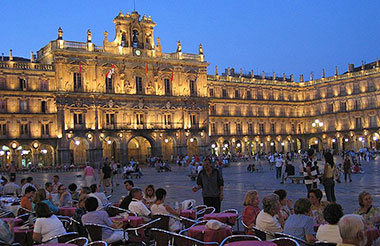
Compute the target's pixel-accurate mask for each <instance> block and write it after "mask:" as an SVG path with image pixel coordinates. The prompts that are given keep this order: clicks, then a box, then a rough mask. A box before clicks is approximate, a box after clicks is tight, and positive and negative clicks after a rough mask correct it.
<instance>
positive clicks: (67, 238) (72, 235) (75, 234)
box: [57, 232, 79, 243]
mask: <svg viewBox="0 0 380 246" xmlns="http://www.w3.org/2000/svg"><path fill="white" fill-rule="evenodd" d="M78 236H79V234H78V232H68V233H66V234H63V235H60V236H58V237H57V238H58V243H66V242H67V241H70V240H73V239H75V238H78Z"/></svg>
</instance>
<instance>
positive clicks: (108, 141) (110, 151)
mask: <svg viewBox="0 0 380 246" xmlns="http://www.w3.org/2000/svg"><path fill="white" fill-rule="evenodd" d="M102 147H103V158H104V159H105V158H108V160H114V161H116V162H119V161H120V160H119V149H120V142H119V140H118V139H117V138H116V137H110V136H108V137H106V138H105V139H104V140H103V141H102Z"/></svg>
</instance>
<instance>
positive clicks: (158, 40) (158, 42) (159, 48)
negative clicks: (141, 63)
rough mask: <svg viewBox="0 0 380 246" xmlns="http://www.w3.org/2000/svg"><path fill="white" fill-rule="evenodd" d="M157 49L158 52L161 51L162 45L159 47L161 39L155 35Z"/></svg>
mask: <svg viewBox="0 0 380 246" xmlns="http://www.w3.org/2000/svg"><path fill="white" fill-rule="evenodd" d="M157 50H158V51H159V52H161V50H162V47H161V39H160V38H159V37H157Z"/></svg>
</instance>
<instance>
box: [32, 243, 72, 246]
mask: <svg viewBox="0 0 380 246" xmlns="http://www.w3.org/2000/svg"><path fill="white" fill-rule="evenodd" d="M42 245H43V246H77V245H76V244H72V243H45V244H38V245H35V246H42Z"/></svg>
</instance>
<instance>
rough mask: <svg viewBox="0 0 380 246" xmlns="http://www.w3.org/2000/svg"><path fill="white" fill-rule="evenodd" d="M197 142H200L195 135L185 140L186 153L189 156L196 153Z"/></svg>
mask: <svg viewBox="0 0 380 246" xmlns="http://www.w3.org/2000/svg"><path fill="white" fill-rule="evenodd" d="M199 144H200V140H199V139H198V138H197V137H190V138H187V140H186V146H187V155H188V156H190V157H191V156H195V155H198V151H199V150H198V146H199Z"/></svg>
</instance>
